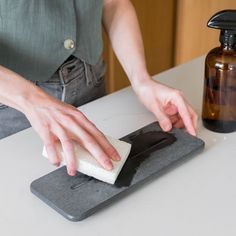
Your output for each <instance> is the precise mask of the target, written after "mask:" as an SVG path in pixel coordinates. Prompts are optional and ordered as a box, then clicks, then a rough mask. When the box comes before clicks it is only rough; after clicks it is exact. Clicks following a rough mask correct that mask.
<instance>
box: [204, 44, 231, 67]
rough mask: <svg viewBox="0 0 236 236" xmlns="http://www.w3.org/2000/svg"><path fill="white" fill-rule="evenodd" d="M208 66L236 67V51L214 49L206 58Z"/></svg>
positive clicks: (220, 48)
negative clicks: (225, 65)
mask: <svg viewBox="0 0 236 236" xmlns="http://www.w3.org/2000/svg"><path fill="white" fill-rule="evenodd" d="M206 64H209V65H211V66H212V65H214V64H228V65H229V64H231V65H235V66H236V50H224V49H223V48H222V47H216V48H213V49H212V50H211V51H210V52H209V53H208V54H207V56H206Z"/></svg>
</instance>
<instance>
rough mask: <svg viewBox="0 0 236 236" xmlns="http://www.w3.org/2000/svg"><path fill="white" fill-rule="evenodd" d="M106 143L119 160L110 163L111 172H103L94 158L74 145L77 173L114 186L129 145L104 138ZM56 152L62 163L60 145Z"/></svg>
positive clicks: (44, 151)
mask: <svg viewBox="0 0 236 236" xmlns="http://www.w3.org/2000/svg"><path fill="white" fill-rule="evenodd" d="M106 138H107V139H108V141H109V142H110V143H111V144H112V145H113V146H114V148H115V149H116V150H117V151H118V153H119V155H120V157H121V160H120V161H112V163H113V169H112V170H111V171H108V170H105V169H104V168H103V167H102V166H101V165H100V164H99V163H98V162H97V161H96V160H95V159H94V158H93V156H92V155H91V154H90V153H89V152H88V151H87V150H85V149H84V148H83V147H81V146H80V145H79V144H78V143H75V144H74V145H75V146H74V147H75V152H76V156H77V158H78V160H77V163H78V169H77V170H78V171H79V172H81V173H83V174H85V175H88V176H92V177H94V178H96V179H98V180H101V181H103V182H107V183H110V184H114V183H115V181H116V178H117V177H118V175H119V173H120V171H121V169H122V167H123V165H124V163H125V161H126V159H127V157H128V155H129V153H130V150H131V144H129V143H127V142H124V141H121V140H119V139H115V138H112V137H109V136H106ZM58 150H59V151H60V153H61V159H62V163H63V164H65V162H64V153H63V150H62V148H61V144H58ZM43 156H45V157H47V152H46V149H45V147H44V149H43Z"/></svg>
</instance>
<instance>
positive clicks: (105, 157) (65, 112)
mask: <svg viewBox="0 0 236 236" xmlns="http://www.w3.org/2000/svg"><path fill="white" fill-rule="evenodd" d="M0 103H3V104H6V105H8V106H11V107H13V108H15V109H17V110H19V111H20V112H22V113H24V114H25V116H26V117H27V118H28V120H29V121H30V123H31V125H32V127H33V128H34V129H35V130H36V132H37V133H38V134H39V136H40V137H41V139H42V140H43V142H44V144H45V147H46V150H47V154H48V157H49V160H50V162H51V163H52V164H54V165H59V163H60V154H59V153H58V152H57V150H56V143H57V142H60V143H61V144H62V148H63V151H64V153H65V159H66V164H67V170H68V174H70V175H75V173H76V165H77V163H76V156H75V153H74V148H73V142H74V141H76V142H78V143H80V144H81V146H83V147H85V148H86V149H87V150H88V151H89V152H90V153H91V154H92V155H93V156H94V157H95V159H96V160H97V161H98V162H99V163H100V164H101V165H102V166H103V167H104V168H105V169H107V170H110V169H112V162H111V160H110V159H113V160H119V155H118V153H117V151H116V150H115V149H114V147H113V146H112V145H111V144H110V143H109V142H108V141H107V139H106V138H105V136H104V135H103V134H102V133H101V132H100V131H99V130H98V129H97V128H96V126H95V125H94V124H93V123H91V122H90V121H89V120H88V119H87V118H86V117H85V116H84V115H83V114H82V113H81V112H80V111H79V110H78V109H76V108H75V107H73V106H71V105H69V104H65V103H63V102H61V101H60V100H57V99H56V98H54V97H51V96H49V95H48V94H46V93H45V92H44V91H43V90H41V89H40V88H39V87H37V86H36V85H34V84H33V83H32V82H30V81H27V80H26V79H24V78H23V77H21V76H20V75H18V74H16V73H14V72H12V71H10V70H8V69H6V68H4V67H2V66H0ZM3 125H4V124H3Z"/></svg>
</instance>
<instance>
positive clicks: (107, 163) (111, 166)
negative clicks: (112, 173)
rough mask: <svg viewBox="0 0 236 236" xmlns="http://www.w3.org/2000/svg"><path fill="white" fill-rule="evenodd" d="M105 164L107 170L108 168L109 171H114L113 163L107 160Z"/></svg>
mask: <svg viewBox="0 0 236 236" xmlns="http://www.w3.org/2000/svg"><path fill="white" fill-rule="evenodd" d="M104 164H105V168H106V169H107V170H112V169H113V165H112V163H111V161H110V160H106V161H105V162H104Z"/></svg>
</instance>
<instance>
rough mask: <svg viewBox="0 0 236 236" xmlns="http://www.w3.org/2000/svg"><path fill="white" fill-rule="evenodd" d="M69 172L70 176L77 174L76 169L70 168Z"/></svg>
mask: <svg viewBox="0 0 236 236" xmlns="http://www.w3.org/2000/svg"><path fill="white" fill-rule="evenodd" d="M68 174H69V175H70V176H75V175H76V171H75V170H70V171H69V172H68Z"/></svg>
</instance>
